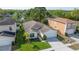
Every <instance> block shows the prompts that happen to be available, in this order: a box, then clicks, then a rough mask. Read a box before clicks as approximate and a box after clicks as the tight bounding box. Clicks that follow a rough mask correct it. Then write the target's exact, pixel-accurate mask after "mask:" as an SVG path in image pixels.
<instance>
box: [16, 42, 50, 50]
mask: <svg viewBox="0 0 79 59" xmlns="http://www.w3.org/2000/svg"><path fill="white" fill-rule="evenodd" d="M50 47H51V46H50V45H49V44H48V43H47V42H32V43H30V44H22V45H21V47H20V48H19V49H17V50H18V51H38V50H42V49H47V48H50Z"/></svg>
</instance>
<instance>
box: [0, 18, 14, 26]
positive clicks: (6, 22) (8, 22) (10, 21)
mask: <svg viewBox="0 0 79 59" xmlns="http://www.w3.org/2000/svg"><path fill="white" fill-rule="evenodd" d="M12 24H15V21H14V20H13V19H11V18H10V17H5V18H4V19H3V20H0V25H12Z"/></svg>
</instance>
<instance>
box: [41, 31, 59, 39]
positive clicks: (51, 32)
mask: <svg viewBox="0 0 79 59" xmlns="http://www.w3.org/2000/svg"><path fill="white" fill-rule="evenodd" d="M40 35H41V37H43V36H44V35H46V36H47V38H53V37H57V31H55V30H49V31H47V32H45V33H42V32H41V33H40Z"/></svg>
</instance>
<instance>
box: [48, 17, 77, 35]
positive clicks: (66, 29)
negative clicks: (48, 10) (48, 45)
mask: <svg viewBox="0 0 79 59" xmlns="http://www.w3.org/2000/svg"><path fill="white" fill-rule="evenodd" d="M48 24H49V26H50V27H51V28H53V29H55V30H57V31H58V32H59V33H61V34H63V35H65V34H66V33H67V34H73V33H74V32H75V30H76V22H75V21H72V20H70V19H66V18H60V17H56V18H48Z"/></svg>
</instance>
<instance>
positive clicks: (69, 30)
mask: <svg viewBox="0 0 79 59" xmlns="http://www.w3.org/2000/svg"><path fill="white" fill-rule="evenodd" d="M75 31H76V23H70V24H67V28H66V33H67V34H74V32H75Z"/></svg>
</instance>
